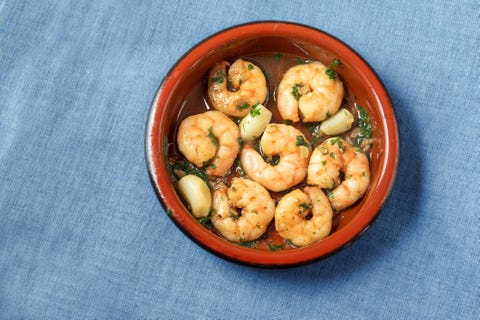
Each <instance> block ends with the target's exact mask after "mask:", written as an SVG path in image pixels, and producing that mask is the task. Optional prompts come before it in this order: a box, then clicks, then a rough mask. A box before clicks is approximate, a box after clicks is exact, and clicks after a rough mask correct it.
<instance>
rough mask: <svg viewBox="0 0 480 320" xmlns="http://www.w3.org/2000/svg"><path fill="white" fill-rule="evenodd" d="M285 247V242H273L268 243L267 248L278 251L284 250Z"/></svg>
mask: <svg viewBox="0 0 480 320" xmlns="http://www.w3.org/2000/svg"><path fill="white" fill-rule="evenodd" d="M283 247H284V245H283V244H278V245H277V244H271V243H267V248H268V250H270V251H277V250H282V249H283Z"/></svg>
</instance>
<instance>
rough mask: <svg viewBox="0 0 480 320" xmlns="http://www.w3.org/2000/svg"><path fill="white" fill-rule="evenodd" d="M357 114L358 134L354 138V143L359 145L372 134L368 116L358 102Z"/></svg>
mask: <svg viewBox="0 0 480 320" xmlns="http://www.w3.org/2000/svg"><path fill="white" fill-rule="evenodd" d="M357 109H358V116H357V124H358V128H359V129H360V133H359V135H358V136H357V137H356V138H355V145H356V146H361V144H362V141H363V140H364V139H370V138H371V137H372V135H373V129H372V124H371V123H370V118H369V117H368V113H367V111H366V110H365V108H363V107H362V106H361V105H360V104H359V103H357Z"/></svg>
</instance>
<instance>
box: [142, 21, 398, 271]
mask: <svg viewBox="0 0 480 320" xmlns="http://www.w3.org/2000/svg"><path fill="white" fill-rule="evenodd" d="M257 53H258V54H260V53H261V54H265V53H267V54H272V55H275V54H277V55H278V54H286V55H298V56H301V57H303V58H307V59H311V60H320V61H322V62H323V63H324V64H328V62H329V61H331V60H332V59H333V58H337V59H339V60H340V61H341V62H342V66H341V68H339V69H338V73H339V74H340V75H341V77H342V79H343V81H344V84H345V85H346V87H347V88H348V90H349V91H350V92H353V93H354V94H355V99H356V100H358V102H360V103H361V104H362V106H363V107H364V108H365V109H366V110H367V112H368V114H369V116H370V120H371V123H372V127H373V132H374V135H373V136H374V146H373V148H372V150H371V162H370V167H371V183H370V187H369V189H368V190H367V192H366V194H365V196H364V197H363V199H361V200H360V201H359V202H357V203H356V204H355V205H354V206H352V207H350V208H349V209H346V210H344V211H341V216H340V217H338V218H337V220H336V224H335V228H334V230H333V231H332V233H331V234H330V235H329V236H328V237H327V238H325V239H324V240H322V241H320V242H317V243H315V244H312V245H310V246H306V247H303V248H288V250H275V251H271V250H268V247H267V246H266V245H265V241H263V243H260V244H259V245H257V246H256V247H254V248H248V247H244V246H239V245H237V244H235V243H231V242H229V241H227V240H225V239H223V238H222V237H220V236H218V235H217V234H215V233H214V232H212V231H211V230H209V229H207V228H206V227H205V226H203V225H201V224H200V223H199V222H198V221H197V220H196V219H195V218H194V217H193V216H192V215H191V214H190V213H189V211H188V210H187V209H186V208H185V206H184V204H183V203H182V200H181V198H180V196H179V195H178V194H177V192H176V190H175V187H174V185H173V183H172V181H171V180H170V178H169V172H168V170H167V159H166V157H165V154H164V152H165V150H164V147H165V142H169V143H172V142H174V141H176V140H175V131H176V128H177V126H178V123H179V121H180V120H181V119H179V117H180V113H181V110H183V108H188V107H189V106H188V104H185V101H186V99H187V97H188V96H189V94H191V92H192V91H194V90H198V84H199V83H206V82H205V78H206V75H207V74H208V71H209V69H210V68H211V67H212V66H213V65H214V64H215V63H216V62H218V61H221V60H224V59H226V60H232V59H234V58H236V57H242V56H251V55H255V54H257ZM267 78H268V74H267ZM269 99H270V100H272V99H274V97H273V93H272V92H270V96H269ZM182 112H183V113H185V110H183V111H182ZM187 113H188V112H187ZM398 149H399V141H398V132H397V124H396V120H395V115H394V110H393V108H392V105H391V102H390V99H389V97H388V94H387V92H386V90H385V88H384V86H383V85H382V83H381V81H380V80H379V78H378V77H377V76H376V74H375V72H374V71H373V70H372V69H371V68H370V66H369V65H368V64H367V63H366V62H365V61H364V60H363V59H362V58H361V57H360V56H359V55H358V54H357V53H356V52H355V51H353V50H352V49H351V48H350V47H349V46H347V45H346V44H345V43H343V42H341V41H340V40H338V39H336V38H335V37H333V36H331V35H329V34H327V33H325V32H323V31H320V30H317V29H314V28H311V27H308V26H305V25H299V24H294V23H287V22H276V21H268V22H255V23H248V24H243V25H239V26H235V27H232V28H229V29H226V30H223V31H221V32H219V33H217V34H214V35H213V36H211V37H209V38H207V39H205V40H204V41H202V42H200V43H199V44H198V45H196V46H195V47H193V48H192V49H191V50H190V51H188V52H187V53H186V54H185V55H184V56H183V57H181V58H180V60H178V62H177V63H176V64H175V65H174V66H173V67H172V69H171V70H170V71H169V73H168V74H167V76H166V77H165V79H164V80H163V82H162V84H161V85H160V87H159V89H158V91H157V93H156V95H155V98H154V100H153V103H152V106H151V111H150V114H149V118H148V123H147V130H146V158H147V165H148V170H149V174H150V178H151V181H152V184H153V187H154V189H155V191H156V193H157V195H158V197H159V199H160V201H161V203H162V205H163V207H164V209H165V211H166V212H167V213H168V215H169V217H170V218H171V219H172V221H173V222H174V223H175V224H176V225H177V226H178V227H179V228H180V229H181V230H182V231H183V232H184V233H185V234H186V235H187V236H188V237H190V239H192V240H193V241H195V242H196V243H197V244H199V245H200V246H202V247H203V248H205V249H207V250H209V251H210V252H212V253H214V254H216V255H218V256H220V257H223V258H226V259H228V260H231V261H234V262H238V263H242V264H248V265H254V266H262V267H286V266H294V265H300V264H305V263H308V262H312V261H315V260H317V259H320V258H324V257H327V256H329V255H331V254H332V253H334V252H336V251H338V250H339V249H341V248H343V247H345V246H347V245H348V244H349V243H351V242H352V241H353V240H354V239H356V238H358V237H359V236H360V235H361V234H362V233H363V232H364V231H365V230H366V229H367V228H368V227H369V225H370V224H371V223H372V221H373V220H374V219H375V218H376V217H377V215H378V214H379V212H380V210H381V209H382V207H383V205H384V203H385V201H386V199H387V197H388V195H389V193H390V191H391V188H392V186H393V182H394V179H395V176H396V170H397V162H398ZM270 229H272V228H270ZM273 229H274V228H273ZM269 232H270V235H269V237H273V238H274V240H275V239H276V238H275V237H277V238H278V237H279V236H278V235H275V234H274V233H275V231H271V230H270V231H269Z"/></svg>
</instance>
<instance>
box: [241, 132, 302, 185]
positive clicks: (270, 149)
mask: <svg viewBox="0 0 480 320" xmlns="http://www.w3.org/2000/svg"><path fill="white" fill-rule="evenodd" d="M260 147H261V149H262V151H263V153H264V154H265V155H266V156H267V157H268V159H270V160H272V158H273V156H278V157H279V161H278V163H277V164H276V165H272V164H270V163H268V162H266V161H265V160H264V159H263V158H262V156H261V155H260V154H259V153H258V152H257V151H256V150H255V149H254V148H253V147H251V146H250V145H248V144H247V145H245V146H244V147H243V149H242V151H241V155H240V161H241V164H242V167H243V169H244V171H245V173H246V174H247V176H248V177H249V178H250V179H252V180H254V181H257V182H258V183H260V184H261V185H263V186H264V187H265V188H267V189H269V190H271V191H283V190H286V189H288V188H290V187H293V186H294V185H296V184H297V183H300V182H301V181H302V180H303V179H304V178H305V177H306V175H307V166H308V157H309V155H310V145H309V144H308V141H307V140H306V139H305V136H304V135H303V134H302V133H301V132H300V131H299V130H298V129H296V128H294V127H292V126H289V125H285V124H269V125H268V126H267V128H266V129H265V131H264V132H263V135H262V138H261V139H260Z"/></svg>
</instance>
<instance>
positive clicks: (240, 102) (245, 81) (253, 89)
mask: <svg viewBox="0 0 480 320" xmlns="http://www.w3.org/2000/svg"><path fill="white" fill-rule="evenodd" d="M228 67H229V63H228V62H226V61H222V62H220V63H217V64H216V65H215V66H214V67H213V68H212V69H211V70H210V74H209V76H208V97H209V99H210V103H211V104H212V106H213V107H214V108H215V109H216V110H219V111H222V112H224V113H225V114H227V115H230V116H234V117H244V116H246V115H247V114H248V113H249V112H250V109H251V107H252V106H253V105H255V104H257V103H260V104H263V103H264V102H265V100H266V98H267V93H268V89H267V80H266V78H265V75H264V74H263V72H262V70H261V69H260V68H259V67H258V66H256V65H255V64H253V63H251V62H249V61H245V60H243V59H237V60H236V61H235V62H234V63H233V64H232V65H231V66H230V68H228ZM227 68H228V76H227ZM229 87H230V88H233V91H232V90H230V88H229Z"/></svg>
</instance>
